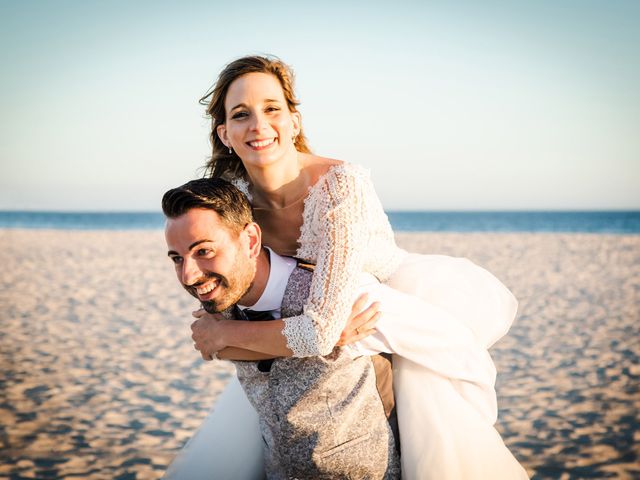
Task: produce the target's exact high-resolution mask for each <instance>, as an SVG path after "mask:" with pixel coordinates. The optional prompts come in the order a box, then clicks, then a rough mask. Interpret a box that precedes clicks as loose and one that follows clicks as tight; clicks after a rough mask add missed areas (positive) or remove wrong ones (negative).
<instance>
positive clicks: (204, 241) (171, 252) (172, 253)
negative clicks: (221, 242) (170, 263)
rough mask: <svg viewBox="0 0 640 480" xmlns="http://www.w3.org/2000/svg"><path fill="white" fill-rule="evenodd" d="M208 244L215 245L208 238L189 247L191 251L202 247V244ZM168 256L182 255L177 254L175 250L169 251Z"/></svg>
mask: <svg viewBox="0 0 640 480" xmlns="http://www.w3.org/2000/svg"><path fill="white" fill-rule="evenodd" d="M207 242H211V243H214V242H213V240H209V239H208V238H204V239H202V240H198V241H197V242H193V243H192V244H191V245H189V250H193V249H194V248H195V247H197V246H198V245H200V244H201V243H207ZM167 255H168V256H171V255H177V256H180V254H179V253H178V252H176V251H175V250H169V251H168V252H167Z"/></svg>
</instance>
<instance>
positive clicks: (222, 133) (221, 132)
mask: <svg viewBox="0 0 640 480" xmlns="http://www.w3.org/2000/svg"><path fill="white" fill-rule="evenodd" d="M216 133H217V134H218V137H219V138H220V140H222V143H224V144H225V145H226V146H227V147H230V145H229V139H228V138H227V127H226V126H225V124H224V123H221V124H220V125H218V126H217V127H216Z"/></svg>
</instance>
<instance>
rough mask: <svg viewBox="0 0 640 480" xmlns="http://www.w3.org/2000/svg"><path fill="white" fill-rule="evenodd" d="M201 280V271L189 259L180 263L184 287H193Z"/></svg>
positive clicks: (195, 263) (196, 264)
mask: <svg viewBox="0 0 640 480" xmlns="http://www.w3.org/2000/svg"><path fill="white" fill-rule="evenodd" d="M200 278H202V271H201V270H200V268H199V267H198V263H197V262H196V261H194V260H191V259H190V258H185V259H183V261H182V272H181V279H180V280H182V283H183V284H184V285H193V284H194V283H196V282H197V281H198V280H200Z"/></svg>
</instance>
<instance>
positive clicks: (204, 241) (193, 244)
mask: <svg viewBox="0 0 640 480" xmlns="http://www.w3.org/2000/svg"><path fill="white" fill-rule="evenodd" d="M207 242H210V243H213V240H209V239H208V238H205V239H202V240H198V241H197V242H193V243H192V244H191V245H189V250H193V249H194V248H195V247H197V246H198V245H200V244H201V243H207Z"/></svg>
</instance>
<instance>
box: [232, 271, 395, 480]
mask: <svg viewBox="0 0 640 480" xmlns="http://www.w3.org/2000/svg"><path fill="white" fill-rule="evenodd" d="M311 276H312V272H310V271H308V270H306V269H303V268H300V267H298V268H296V269H294V271H293V272H292V274H291V276H290V277H289V283H288V284H287V288H286V291H285V294H284V298H283V301H282V308H281V311H282V316H283V317H291V316H295V315H299V314H300V313H301V312H302V309H303V306H304V304H305V303H306V299H307V296H308V294H309V288H310V285H311ZM234 363H235V365H236V370H237V374H238V378H239V380H240V383H241V384H242V387H243V388H244V390H245V392H246V394H247V397H248V398H249V401H250V402H251V403H252V404H253V406H254V408H255V409H256V411H257V412H258V416H259V418H260V429H261V432H262V436H263V439H264V444H265V445H264V448H265V468H266V473H267V477H268V478H273V479H281V478H282V479H284V478H305V479H306V478H313V479H316V478H317V479H325V478H326V479H337V478H345V479H347V478H348V479H350V478H354V479H355V478H357V479H360V478H371V479H376V478H378V479H395V478H400V462H399V459H398V454H397V452H396V450H395V446H394V438H393V434H392V433H391V429H390V427H389V424H388V422H387V419H386V416H385V413H384V409H383V406H382V403H381V401H380V396H379V395H378V392H377V390H376V382H375V380H376V379H375V373H374V370H373V367H372V364H371V360H370V359H369V357H360V358H357V359H355V360H354V359H352V358H351V357H350V356H349V355H348V354H347V352H346V351H344V350H343V349H342V348H340V347H336V348H334V350H333V351H332V352H331V353H330V354H329V355H327V356H324V357H306V358H278V359H275V360H274V362H273V364H272V365H271V370H270V371H269V372H261V371H260V370H259V369H258V367H257V363H258V362H234Z"/></svg>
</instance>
